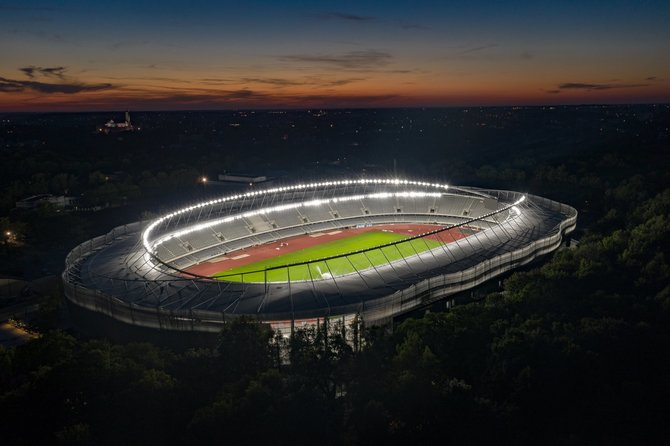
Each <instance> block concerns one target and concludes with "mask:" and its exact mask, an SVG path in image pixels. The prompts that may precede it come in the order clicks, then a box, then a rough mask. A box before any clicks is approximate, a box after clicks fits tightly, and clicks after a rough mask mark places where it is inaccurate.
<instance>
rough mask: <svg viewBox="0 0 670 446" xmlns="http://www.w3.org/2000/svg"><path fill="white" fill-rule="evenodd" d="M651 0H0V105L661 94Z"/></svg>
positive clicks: (408, 102)
mask: <svg viewBox="0 0 670 446" xmlns="http://www.w3.org/2000/svg"><path fill="white" fill-rule="evenodd" d="M669 55H670V2H668V1H667V0H666V1H616V0H613V1H590V0H583V1H567V0H566V1H561V2H558V1H556V2H546V1H496V2H483V1H468V2H465V1H458V2H456V1H447V0H442V1H422V0H413V1H386V2H384V1H378V2H369V1H338V2H314V1H312V2H307V1H290V0H287V1H257V0H255V1H235V2H226V1H221V2H204V1H197V0H192V1H179V2H177V1H171V0H166V1H162V2H146V1H139V0H138V1H132V2H131V1H124V0H116V1H107V2H97V1H95V2H94V1H27V0H26V1H20V0H17V1H14V2H2V0H0V61H1V63H0V111H75V110H125V109H129V110H173V109H237V108H327V107H328V108H330V107H396V106H412V107H415V106H459V105H533V104H575V103H631V102H632V103H640V102H643V103H646V102H651V103H658V102H670V56H669Z"/></svg>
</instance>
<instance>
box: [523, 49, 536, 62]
mask: <svg viewBox="0 0 670 446" xmlns="http://www.w3.org/2000/svg"><path fill="white" fill-rule="evenodd" d="M521 58H522V59H524V60H531V59H534V58H535V56H534V55H533V53H531V52H529V51H524V52H523V53H521Z"/></svg>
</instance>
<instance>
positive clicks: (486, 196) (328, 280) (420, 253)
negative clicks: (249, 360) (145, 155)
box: [63, 178, 577, 333]
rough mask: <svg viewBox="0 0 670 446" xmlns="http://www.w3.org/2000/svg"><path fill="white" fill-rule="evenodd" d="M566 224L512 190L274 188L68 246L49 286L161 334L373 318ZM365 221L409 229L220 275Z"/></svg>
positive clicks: (477, 278) (372, 184) (86, 306)
mask: <svg viewBox="0 0 670 446" xmlns="http://www.w3.org/2000/svg"><path fill="white" fill-rule="evenodd" d="M576 219H577V212H576V210H575V209H574V208H572V207H570V206H567V205H565V204H561V203H558V202H555V201H552V200H549V199H546V198H542V197H538V196H535V195H530V194H523V193H520V192H513V191H504V190H485V189H478V188H472V187H456V186H448V185H445V184H439V183H433V182H425V181H411V180H404V179H386V178H381V179H358V180H340V181H323V182H314V183H309V184H297V185H288V186H283V187H275V188H272V189H267V190H257V191H251V192H246V193H240V194H237V195H232V196H227V197H223V198H220V199H214V200H209V201H206V202H202V203H199V204H195V205H193V206H188V207H186V208H183V209H180V210H177V211H174V212H171V213H169V214H167V215H164V216H161V217H160V218H158V219H156V220H153V221H148V222H136V223H131V224H128V225H124V226H121V227H118V228H115V229H114V230H112V231H111V232H109V233H108V234H106V235H103V236H100V237H97V238H95V239H93V240H89V241H87V242H85V243H82V244H81V245H79V246H77V247H76V248H74V249H73V250H72V251H71V252H70V254H69V255H68V256H67V259H66V268H65V271H64V272H63V283H64V287H65V294H66V297H67V299H68V301H69V303H70V305H71V308H76V309H80V310H86V311H85V312H84V313H85V314H87V315H89V316H90V315H91V314H95V315H97V316H104V317H105V318H106V319H112V320H114V321H117V322H120V323H122V324H123V325H128V326H134V327H144V328H146V329H150V330H161V331H163V332H166V331H168V332H172V333H184V332H193V333H218V332H219V331H220V330H221V327H222V324H225V323H226V322H227V321H230V320H231V319H232V318H235V317H239V316H241V315H250V316H253V317H254V318H256V319H258V320H259V321H263V322H267V323H269V324H271V325H272V326H273V327H275V328H279V329H281V330H282V331H284V332H286V331H288V330H290V329H293V328H294V327H297V326H303V325H305V324H312V323H315V322H317V321H319V320H323V319H324V318H328V319H333V318H334V319H337V320H343V321H344V322H345V323H347V322H349V321H351V320H353V319H354V318H356V317H360V318H362V319H363V320H364V321H365V322H366V324H383V323H386V322H388V321H390V320H392V319H393V318H394V317H396V316H398V315H402V314H404V313H407V312H410V311H413V310H416V309H418V308H422V307H425V306H427V305H430V304H431V303H434V302H436V301H438V300H440V299H444V298H445V297H448V296H450V295H453V294H455V293H458V292H461V291H465V290H468V289H471V288H473V287H475V286H477V285H479V284H481V283H482V282H484V281H487V280H489V279H492V278H494V277H497V276H499V275H501V274H503V273H505V272H507V271H510V270H513V269H515V268H518V267H519V266H522V265H525V264H527V263H529V262H531V261H533V260H534V259H536V258H537V257H538V256H542V255H544V254H547V253H549V252H551V251H554V250H556V249H557V248H558V247H559V246H560V245H561V243H562V241H563V239H564V237H565V235H566V234H567V233H569V232H571V231H572V230H574V228H575V224H576ZM375 228H384V229H382V230H383V231H389V232H394V231H393V229H394V228H420V229H419V230H416V231H414V232H411V231H412V229H407V230H406V232H405V233H403V236H402V237H400V238H399V239H397V240H394V241H391V242H385V243H384V244H382V245H378V246H364V247H361V248H354V249H351V250H349V251H346V252H340V253H337V254H333V255H330V256H326V257H321V258H313V259H306V260H305V259H302V260H300V261H295V262H292V263H286V264H281V262H280V264H276V262H275V264H273V265H270V266H267V263H265V264H263V263H257V264H258V265H265V266H262V267H259V268H257V269H254V265H255V263H251V264H247V265H246V266H245V268H246V269H244V268H243V269H242V270H234V269H232V270H231V271H237V272H235V273H234V274H233V273H231V274H228V275H227V274H226V272H225V271H226V270H227V269H228V268H229V266H228V265H232V264H234V263H235V262H238V263H240V262H242V263H244V261H245V260H246V261H249V259H250V258H252V256H253V255H260V256H262V255H263V254H262V252H265V253H266V254H265V257H267V256H268V254H267V252H268V249H270V248H272V249H274V250H277V255H278V254H279V250H280V249H284V248H285V247H287V245H288V242H282V241H283V240H292V241H293V240H303V241H304V240H308V242H309V243H311V244H312V245H314V244H318V243H320V242H321V239H319V238H318V237H321V236H323V238H322V239H323V240H324V241H325V240H327V239H328V236H333V237H334V236H335V235H336V234H337V236H338V237H341V236H342V235H343V233H344V234H346V231H352V233H353V232H355V231H359V232H360V231H366V230H372V229H375ZM389 228H390V229H389ZM407 231H410V232H407ZM454 234H457V235H458V236H456V237H454ZM308 237H309V239H307V238H308ZM296 243H298V242H296ZM263 250H265V251H263ZM270 255H271V256H275V257H276V255H275V254H270ZM226 262H229V263H226ZM208 270H209V271H221V273H219V274H217V277H214V276H213V275H212V274H205V273H202V271H208ZM240 271H241V272H240Z"/></svg>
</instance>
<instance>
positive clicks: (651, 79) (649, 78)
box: [644, 76, 660, 82]
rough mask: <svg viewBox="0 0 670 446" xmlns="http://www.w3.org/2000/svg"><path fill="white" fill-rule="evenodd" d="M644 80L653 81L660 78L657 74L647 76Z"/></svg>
mask: <svg viewBox="0 0 670 446" xmlns="http://www.w3.org/2000/svg"><path fill="white" fill-rule="evenodd" d="M644 80H645V81H651V82H655V81H660V79H659V78H658V77H656V76H649V77H647V78H645V79H644Z"/></svg>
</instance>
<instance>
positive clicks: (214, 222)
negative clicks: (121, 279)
mask: <svg viewBox="0 0 670 446" xmlns="http://www.w3.org/2000/svg"><path fill="white" fill-rule="evenodd" d="M440 196H441V194H440V193H439V192H414V191H412V192H378V193H374V194H363V195H348V196H344V197H335V198H325V199H317V200H310V201H303V202H299V203H287V204H281V205H277V206H272V207H267V208H262V209H256V210H253V211H247V212H244V213H241V214H237V215H231V216H228V217H224V218H219V219H215V220H210V221H206V222H203V223H198V224H196V225H193V226H189V227H188V228H184V229H182V230H179V231H175V232H172V233H170V234H168V235H166V236H164V237H162V238H159V239H158V240H156V241H154V242H149V241H148V238H147V239H145V244H144V247H145V248H146V249H147V251H150V252H154V251H155V249H156V248H157V247H158V246H160V245H161V244H163V243H165V242H167V241H168V240H171V239H173V238H177V237H182V236H184V235H188V234H192V233H194V232H198V231H201V230H203V229H207V228H211V227H213V226H217V225H220V224H224V223H229V222H231V221H235V220H239V219H241V218H245V217H253V216H255V215H261V214H262V215H265V214H270V213H273V212H281V211H286V210H289V209H297V208H302V207H317V206H322V205H324V204H329V203H343V202H347V201H355V200H363V199H385V198H396V197H399V198H423V197H434V198H437V197H440ZM145 234H146V232H145Z"/></svg>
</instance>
